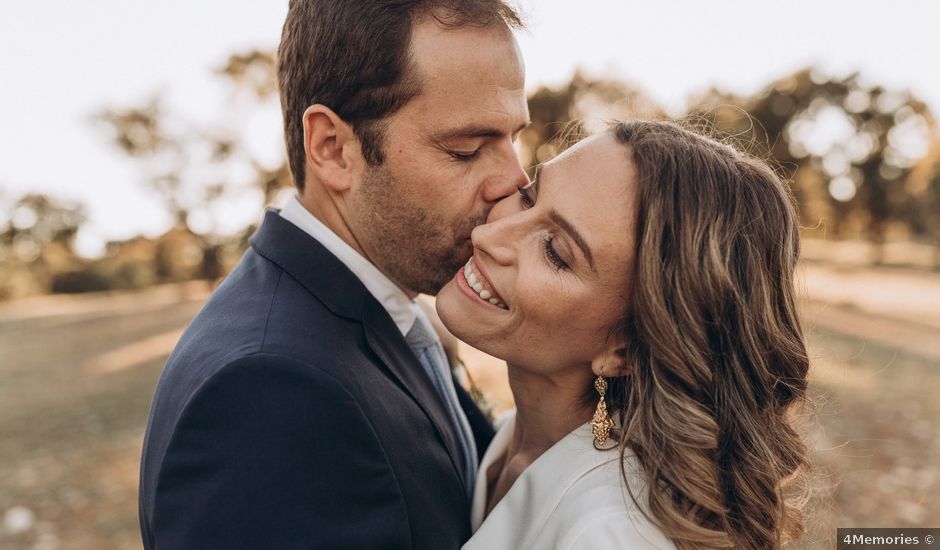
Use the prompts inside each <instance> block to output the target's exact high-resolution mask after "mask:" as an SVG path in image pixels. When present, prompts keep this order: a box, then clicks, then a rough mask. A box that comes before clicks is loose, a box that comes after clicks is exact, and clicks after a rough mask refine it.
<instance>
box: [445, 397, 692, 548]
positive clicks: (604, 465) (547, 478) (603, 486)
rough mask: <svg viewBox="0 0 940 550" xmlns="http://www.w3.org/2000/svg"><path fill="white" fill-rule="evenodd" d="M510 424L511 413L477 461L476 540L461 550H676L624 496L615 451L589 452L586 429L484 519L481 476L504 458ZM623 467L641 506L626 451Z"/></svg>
mask: <svg viewBox="0 0 940 550" xmlns="http://www.w3.org/2000/svg"><path fill="white" fill-rule="evenodd" d="M515 420H516V419H515V414H511V415H508V416H507V418H506V420H505V422H503V424H502V426H501V427H500V428H499V431H498V432H497V433H496V436H495V437H494V438H493V442H492V443H491V444H490V447H489V448H488V449H487V450H486V454H485V455H484V456H483V460H482V461H481V462H480V471H479V475H478V476H477V482H476V488H475V490H474V493H473V505H472V509H471V519H470V522H471V527H472V529H473V531H474V534H473V537H471V539H470V540H469V541H467V543H466V544H465V545H464V546H463V550H519V549H523V548H524V549H533V550H535V549H537V550H588V549H609V548H617V549H631V550H632V549H656V550H665V549H669V550H674V549H675V545H673V543H672V542H671V541H670V540H669V539H667V538H666V537H665V536H664V535H663V533H662V532H661V531H660V530H659V529H657V528H656V527H655V526H654V525H653V524H652V523H650V521H649V520H648V519H647V518H646V517H645V516H644V515H643V513H642V512H641V511H640V509H639V508H637V506H636V504H634V502H633V500H631V498H630V495H629V494H628V493H627V491H626V489H625V487H624V483H623V478H622V477H621V474H620V452H619V451H618V450H612V451H598V450H596V449H595V448H594V437H593V435H592V434H591V424H590V423H588V424H585V425H583V426H581V427H579V428H577V429H576V430H574V431H573V432H571V433H570V434H568V435H567V436H565V437H564V438H562V440H561V441H559V442H558V443H556V444H555V445H553V446H552V447H551V448H550V449H548V450H547V451H545V452H544V453H543V454H542V455H541V456H539V457H538V458H537V459H536V460H535V461H534V462H533V463H532V464H531V465H529V467H528V468H526V469H525V471H523V472H522V474H521V475H520V476H519V478H518V479H516V481H515V483H513V485H512V487H511V488H510V489H509V492H507V493H506V496H504V497H503V499H502V500H500V501H499V502H498V503H497V504H496V506H494V507H493V510H492V511H491V512H490V515H489V516H487V517H486V519H485V520H484V518H483V514H484V512H485V509H486V500H487V478H488V476H487V470H488V469H489V468H490V466H493V465H494V463H496V462H499V461H500V459H501V458H502V457H503V456H504V455H505V454H506V451H507V450H508V447H509V442H510V441H511V440H512V436H513V432H514V431H515V424H516V422H515ZM624 469H625V471H626V472H627V477H628V479H629V482H630V486H631V488H632V489H633V491H634V493H635V494H636V495H637V498H638V500H639V501H640V502H644V500H645V498H646V493H645V491H646V484H645V483H644V482H643V476H642V474H641V472H640V470H639V464H638V463H637V462H636V459H635V457H633V455H631V454H630V453H629V452H628V453H627V454H626V456H625V462H624Z"/></svg>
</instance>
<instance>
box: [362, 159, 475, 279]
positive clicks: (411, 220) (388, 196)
mask: <svg viewBox="0 0 940 550" xmlns="http://www.w3.org/2000/svg"><path fill="white" fill-rule="evenodd" d="M357 202H358V204H357V206H356V210H357V212H358V216H357V217H358V218H359V223H358V224H357V225H359V228H360V229H359V231H358V233H359V234H360V235H359V236H357V238H358V239H359V241H360V245H361V246H362V247H363V249H364V250H365V252H366V254H367V255H368V256H369V259H370V260H371V261H372V263H373V264H375V266H376V267H378V268H379V270H381V271H382V272H383V273H384V274H385V275H386V276H387V277H388V278H390V279H391V280H392V281H394V282H395V283H396V284H398V285H399V286H401V287H402V288H403V289H405V290H406V291H411V292H419V293H424V294H431V295H436V294H437V293H438V291H439V290H440V289H441V288H442V287H443V286H444V285H445V284H447V282H448V281H450V279H451V278H453V276H454V274H455V273H456V272H457V270H458V269H460V268H461V267H462V266H463V264H464V263H466V261H467V260H468V259H469V257H470V254H471V252H472V247H471V245H470V240H469V236H470V231H472V230H473V228H474V227H476V226H477V225H479V224H480V223H483V222H484V221H485V214H484V216H483V217H482V219H473V220H466V223H462V224H461V225H460V226H459V227H458V228H457V231H456V232H455V231H454V227H453V225H451V224H449V223H448V220H447V219H445V218H444V216H442V215H441V214H439V213H437V212H433V211H431V210H430V209H428V208H425V207H422V206H420V205H418V204H417V203H416V201H414V200H413V198H412V197H410V196H409V195H408V194H407V193H405V192H404V186H402V185H400V184H399V182H398V181H397V179H396V178H395V177H394V176H393V175H392V174H391V172H390V171H389V170H388V168H387V167H385V166H373V167H369V168H368V169H367V170H366V172H365V174H364V175H363V182H362V188H361V191H360V197H359V200H358V201H357Z"/></svg>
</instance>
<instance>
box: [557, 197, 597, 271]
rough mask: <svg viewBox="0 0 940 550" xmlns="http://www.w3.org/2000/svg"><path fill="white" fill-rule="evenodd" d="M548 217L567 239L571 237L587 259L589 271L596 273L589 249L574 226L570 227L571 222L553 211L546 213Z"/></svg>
mask: <svg viewBox="0 0 940 550" xmlns="http://www.w3.org/2000/svg"><path fill="white" fill-rule="evenodd" d="M548 217H549V219H551V220H552V222H554V224H555V225H557V226H558V227H560V228H561V229H562V230H563V231H564V232H565V233H567V234H568V236H569V237H571V240H573V241H574V242H575V244H576V245H578V248H580V249H581V252H582V253H583V254H584V257H585V258H587V261H588V264H590V265H591V271H594V272H595V273H597V268H596V267H595V266H594V256H593V255H592V254H591V247H589V246H588V245H587V242H586V241H585V240H584V237H582V236H581V234H580V233H578V230H577V229H575V228H574V226H573V225H571V222H569V221H568V220H566V219H565V218H564V216H562V215H561V214H559V213H558V211H557V210H555V209H552V210H551V212H549V213H548Z"/></svg>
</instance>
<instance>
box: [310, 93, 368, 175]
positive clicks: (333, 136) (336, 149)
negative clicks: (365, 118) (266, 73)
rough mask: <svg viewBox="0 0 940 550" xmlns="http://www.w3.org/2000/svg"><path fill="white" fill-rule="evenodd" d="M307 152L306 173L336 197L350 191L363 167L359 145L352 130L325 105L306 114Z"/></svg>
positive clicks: (317, 105)
mask: <svg viewBox="0 0 940 550" xmlns="http://www.w3.org/2000/svg"><path fill="white" fill-rule="evenodd" d="M304 151H305V152H306V154H307V171H308V173H310V174H312V175H313V177H314V178H316V180H317V181H319V182H321V183H322V184H323V185H324V187H326V188H327V189H329V190H330V191H334V192H336V193H343V192H346V191H348V190H349V189H350V188H351V187H352V186H353V185H354V183H355V181H356V178H355V177H354V176H355V173H356V171H357V170H358V169H359V167H360V166H361V162H360V160H361V152H360V149H359V141H358V140H357V139H356V135H355V133H354V132H353V129H352V126H351V125H350V124H349V123H347V122H346V121H345V120H343V119H342V118H340V117H339V115H337V114H336V113H335V112H333V110H332V109H330V108H329V107H327V106H325V105H321V104H319V103H318V104H316V105H311V106H309V107H307V110H306V111H304Z"/></svg>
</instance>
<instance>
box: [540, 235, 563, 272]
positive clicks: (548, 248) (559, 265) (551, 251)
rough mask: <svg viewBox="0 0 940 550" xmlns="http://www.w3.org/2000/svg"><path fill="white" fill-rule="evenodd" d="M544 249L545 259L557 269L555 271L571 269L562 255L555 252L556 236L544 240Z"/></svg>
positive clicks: (549, 236)
mask: <svg viewBox="0 0 940 550" xmlns="http://www.w3.org/2000/svg"><path fill="white" fill-rule="evenodd" d="M542 248H543V249H544V250H545V258H546V259H547V260H548V262H549V263H550V264H552V265H553V266H554V267H555V271H561V270H563V269H569V266H568V262H566V261H565V260H564V258H562V257H561V254H559V253H558V251H557V250H555V236H554V235H547V236H546V237H545V238H543V239H542Z"/></svg>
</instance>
